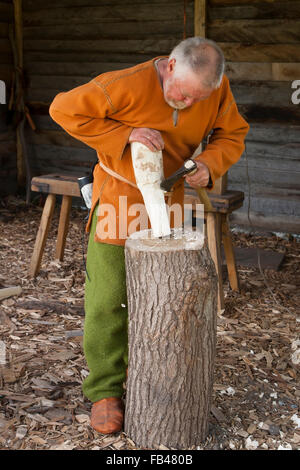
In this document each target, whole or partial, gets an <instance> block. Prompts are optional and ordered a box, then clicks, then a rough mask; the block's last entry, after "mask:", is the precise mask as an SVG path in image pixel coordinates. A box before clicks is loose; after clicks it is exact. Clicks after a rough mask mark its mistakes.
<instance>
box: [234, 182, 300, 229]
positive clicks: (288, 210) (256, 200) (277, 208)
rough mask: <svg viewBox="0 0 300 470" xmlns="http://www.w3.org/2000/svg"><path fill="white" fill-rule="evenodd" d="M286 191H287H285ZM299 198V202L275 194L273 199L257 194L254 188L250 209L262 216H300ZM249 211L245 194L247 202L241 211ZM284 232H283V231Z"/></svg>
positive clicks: (246, 200) (246, 197)
mask: <svg viewBox="0 0 300 470" xmlns="http://www.w3.org/2000/svg"><path fill="white" fill-rule="evenodd" d="M285 191H286V189H285ZM299 207H300V205H299V198H298V200H296V199H292V198H281V197H279V195H278V194H276V193H274V194H273V196H272V197H268V196H267V195H262V194H259V195H258V194H257V193H256V192H255V191H254V188H252V192H251V195H250V208H251V210H252V211H256V212H258V213H260V214H262V215H274V214H276V215H285V216H286V217H288V216H294V217H295V216H297V217H299V216H300V211H299ZM247 209H248V196H247V195H246V193H245V200H244V204H243V207H242V208H241V209H239V210H240V211H247ZM281 231H282V230H281Z"/></svg>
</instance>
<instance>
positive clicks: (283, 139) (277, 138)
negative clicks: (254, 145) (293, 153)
mask: <svg viewBox="0 0 300 470" xmlns="http://www.w3.org/2000/svg"><path fill="white" fill-rule="evenodd" d="M246 141H247V142H251V141H255V142H260V143H262V142H263V143H272V144H277V143H279V144H286V143H299V142H300V124H299V125H298V126H293V125H288V124H286V123H283V124H282V125H279V124H272V123H264V124H260V123H255V124H251V126H250V130H249V132H248V134H247V137H246Z"/></svg>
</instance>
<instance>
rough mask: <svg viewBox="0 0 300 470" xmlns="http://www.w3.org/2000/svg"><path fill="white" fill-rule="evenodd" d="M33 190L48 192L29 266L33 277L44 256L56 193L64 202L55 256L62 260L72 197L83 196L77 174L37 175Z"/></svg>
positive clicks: (32, 184)
mask: <svg viewBox="0 0 300 470" xmlns="http://www.w3.org/2000/svg"><path fill="white" fill-rule="evenodd" d="M31 190H32V191H38V192H41V193H47V194H48V196H47V199H46V202H45V205H44V209H43V214H42V217H41V222H40V226H39V230H38V233H37V236H36V240H35V245H34V249H33V254H32V257H31V263H30V268H29V275H30V276H31V277H35V276H36V275H37V273H38V272H39V270H40V266H41V261H42V256H43V252H44V248H45V244H46V239H47V236H48V231H49V227H50V223H51V219H52V215H53V210H54V206H55V199H56V195H57V194H60V195H62V204H61V209H60V217H59V225H58V233H57V241H56V252H55V258H56V259H59V260H60V261H62V260H63V257H64V250H65V243H66V237H67V233H68V228H69V218H70V211H71V206H72V197H73V196H76V197H81V194H80V190H79V186H78V182H77V177H76V176H64V175H56V174H54V175H44V176H35V177H34V178H32V180H31Z"/></svg>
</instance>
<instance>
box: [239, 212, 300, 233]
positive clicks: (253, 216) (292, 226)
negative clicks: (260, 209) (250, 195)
mask: <svg viewBox="0 0 300 470" xmlns="http://www.w3.org/2000/svg"><path fill="white" fill-rule="evenodd" d="M250 220H251V223H252V226H253V227H254V228H255V229H256V230H263V231H266V230H268V231H273V232H284V233H295V234H297V233H300V217H298V218H296V217H295V216H293V215H292V216H286V215H281V216H279V215H274V214H269V215H262V214H261V213H257V212H255V211H251V212H250ZM233 224H236V225H239V226H242V227H247V228H249V227H250V225H249V221H248V216H247V213H245V211H243V210H242V209H239V210H238V211H237V212H234V213H233V214H232V215H231V216H230V225H231V226H232V225H233ZM250 228H251V227H250Z"/></svg>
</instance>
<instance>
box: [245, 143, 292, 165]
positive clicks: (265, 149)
mask: <svg viewBox="0 0 300 470" xmlns="http://www.w3.org/2000/svg"><path fill="white" fill-rule="evenodd" d="M245 142H246V152H247V155H256V156H257V157H260V159H261V160H265V159H268V160H269V159H272V158H277V159H281V160H286V161H288V162H290V163H289V164H290V165H291V166H292V165H293V164H294V162H293V161H295V160H300V159H299V155H300V143H299V141H298V142H294V141H290V140H288V139H286V140H285V141H282V142H277V143H274V142H270V141H269V142H265V141H255V140H254V141H251V140H249V139H248V138H246V140H245ZM292 160H293V161H292Z"/></svg>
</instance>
